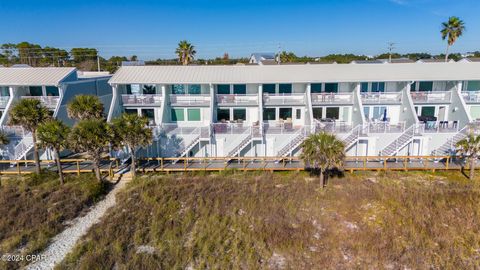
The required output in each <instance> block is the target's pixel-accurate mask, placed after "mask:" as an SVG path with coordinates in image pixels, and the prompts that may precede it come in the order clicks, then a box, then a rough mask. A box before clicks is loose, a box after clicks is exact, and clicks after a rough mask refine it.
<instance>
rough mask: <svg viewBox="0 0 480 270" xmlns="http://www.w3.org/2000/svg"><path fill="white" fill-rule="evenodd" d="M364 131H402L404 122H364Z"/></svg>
mask: <svg viewBox="0 0 480 270" xmlns="http://www.w3.org/2000/svg"><path fill="white" fill-rule="evenodd" d="M365 128H366V130H365V132H366V133H403V132H404V131H405V122H399V123H397V124H391V123H390V122H383V121H380V122H369V123H366V124H365Z"/></svg>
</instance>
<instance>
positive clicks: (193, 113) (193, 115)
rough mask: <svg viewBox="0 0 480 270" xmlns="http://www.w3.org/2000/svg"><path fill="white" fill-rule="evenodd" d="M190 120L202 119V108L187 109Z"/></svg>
mask: <svg viewBox="0 0 480 270" xmlns="http://www.w3.org/2000/svg"><path fill="white" fill-rule="evenodd" d="M187 114H188V121H200V109H187Z"/></svg>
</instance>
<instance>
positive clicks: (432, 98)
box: [410, 91, 452, 103]
mask: <svg viewBox="0 0 480 270" xmlns="http://www.w3.org/2000/svg"><path fill="white" fill-rule="evenodd" d="M410 95H411V96H412V100H413V102H419V103H449V102H450V101H451V100H452V92H450V91H432V92H411V93H410Z"/></svg>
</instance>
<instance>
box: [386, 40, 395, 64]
mask: <svg viewBox="0 0 480 270" xmlns="http://www.w3.org/2000/svg"><path fill="white" fill-rule="evenodd" d="M387 44H388V62H389V63H391V62H392V52H393V50H394V49H395V43H394V42H388V43H387Z"/></svg>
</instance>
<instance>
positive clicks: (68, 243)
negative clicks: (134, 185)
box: [26, 176, 129, 270]
mask: <svg viewBox="0 0 480 270" xmlns="http://www.w3.org/2000/svg"><path fill="white" fill-rule="evenodd" d="M124 177H125V176H124ZM127 177H128V176H127ZM128 180H129V179H128V178H127V179H122V180H120V181H119V182H118V183H117V184H116V185H115V187H114V188H113V189H112V190H111V191H110V193H108V194H107V196H106V197H105V199H104V200H102V201H100V202H99V203H97V204H96V205H95V206H93V207H92V208H91V210H90V211H89V212H88V213H87V214H86V215H85V216H83V217H80V218H77V219H76V220H74V224H72V225H71V226H70V227H68V228H66V229H65V230H64V231H63V232H62V233H60V234H58V235H57V236H55V237H54V238H53V240H52V243H51V244H50V245H49V246H48V247H47V249H46V250H45V251H44V252H42V254H41V258H45V259H44V260H40V261H37V262H35V263H33V264H30V265H28V266H27V267H26V269H42V270H43V269H53V268H54V267H55V265H56V264H58V263H60V262H61V261H62V260H63V259H64V258H65V257H66V255H67V254H68V253H70V252H71V251H72V250H73V248H74V247H75V244H76V243H77V241H79V240H80V238H81V237H82V236H84V235H85V234H86V233H87V232H88V230H89V229H90V228H91V227H92V226H93V225H94V224H96V223H98V222H99V221H100V219H101V218H102V216H103V215H105V213H106V212H107V210H108V209H109V208H110V207H112V206H114V205H115V204H116V200H115V195H116V194H117V193H118V192H119V191H120V190H121V189H122V188H123V187H124V186H125V183H126V182H128Z"/></svg>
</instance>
